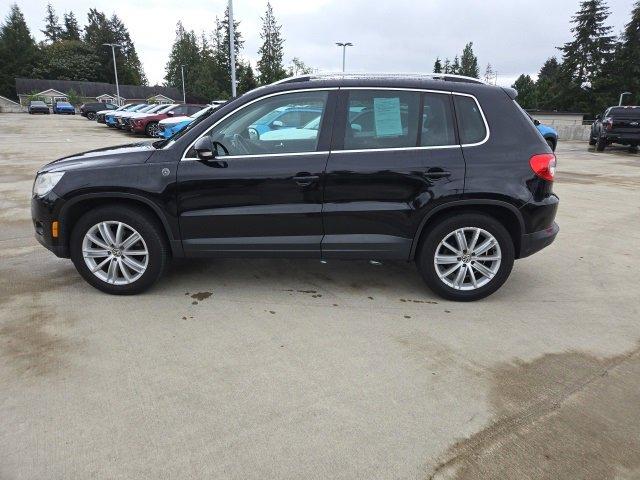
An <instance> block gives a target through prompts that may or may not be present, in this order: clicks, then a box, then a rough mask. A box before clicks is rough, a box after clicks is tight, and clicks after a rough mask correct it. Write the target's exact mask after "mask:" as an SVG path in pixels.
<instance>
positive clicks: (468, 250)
mask: <svg viewBox="0 0 640 480" xmlns="http://www.w3.org/2000/svg"><path fill="white" fill-rule="evenodd" d="M501 261H502V252H501V251H500V245H499V243H498V241H497V240H496V238H495V237H494V236H493V235H492V234H491V233H489V232H488V231H486V230H484V229H482V228H478V227H463V228H458V229H456V230H454V231H453V232H451V233H449V234H448V235H447V236H445V238H444V239H443V240H442V241H441V242H440V243H439V244H438V247H437V248H436V252H435V256H434V259H433V263H434V265H435V269H436V273H437V275H438V277H439V278H440V280H441V281H442V282H443V283H445V284H446V285H448V286H449V287H451V288H455V289H456V290H476V289H478V288H481V287H483V286H484V285H486V284H487V283H489V282H490V281H491V279H492V278H494V277H495V276H496V274H497V273H498V270H499V269H500V263H501Z"/></svg>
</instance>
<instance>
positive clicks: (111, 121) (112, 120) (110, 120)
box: [104, 103, 149, 127]
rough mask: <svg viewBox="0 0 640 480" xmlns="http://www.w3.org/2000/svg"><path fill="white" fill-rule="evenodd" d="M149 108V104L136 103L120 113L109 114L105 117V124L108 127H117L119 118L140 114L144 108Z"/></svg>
mask: <svg viewBox="0 0 640 480" xmlns="http://www.w3.org/2000/svg"><path fill="white" fill-rule="evenodd" d="M147 107H149V104H147V103H135V104H133V105H131V106H130V107H129V108H124V109H122V110H120V111H119V112H111V113H107V114H106V115H105V116H104V122H105V123H106V124H107V126H108V127H115V126H116V122H117V121H118V116H120V115H124V114H126V113H129V112H139V111H140V110H142V109H143V108H147Z"/></svg>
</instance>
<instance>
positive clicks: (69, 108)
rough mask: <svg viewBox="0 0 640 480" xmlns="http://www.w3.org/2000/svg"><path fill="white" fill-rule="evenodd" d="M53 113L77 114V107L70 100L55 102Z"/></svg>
mask: <svg viewBox="0 0 640 480" xmlns="http://www.w3.org/2000/svg"><path fill="white" fill-rule="evenodd" d="M53 113H57V114H67V115H75V114H76V109H75V107H74V106H73V105H71V104H70V103H69V102H53Z"/></svg>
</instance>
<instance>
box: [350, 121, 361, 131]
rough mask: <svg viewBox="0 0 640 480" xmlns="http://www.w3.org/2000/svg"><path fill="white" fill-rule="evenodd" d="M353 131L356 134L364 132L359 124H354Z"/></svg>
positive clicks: (352, 125)
mask: <svg viewBox="0 0 640 480" xmlns="http://www.w3.org/2000/svg"><path fill="white" fill-rule="evenodd" d="M351 130H353V131H354V132H358V133H361V132H362V125H360V124H359V123H352V124H351Z"/></svg>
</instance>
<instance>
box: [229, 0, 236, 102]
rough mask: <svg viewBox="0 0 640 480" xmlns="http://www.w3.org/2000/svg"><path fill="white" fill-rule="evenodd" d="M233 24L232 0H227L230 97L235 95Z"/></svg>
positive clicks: (234, 40)
mask: <svg viewBox="0 0 640 480" xmlns="http://www.w3.org/2000/svg"><path fill="white" fill-rule="evenodd" d="M234 30H235V27H234V25H233V0H229V60H230V63H231V97H232V98H233V97H235V96H236V38H235V32H234Z"/></svg>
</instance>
